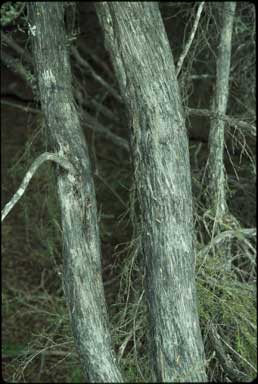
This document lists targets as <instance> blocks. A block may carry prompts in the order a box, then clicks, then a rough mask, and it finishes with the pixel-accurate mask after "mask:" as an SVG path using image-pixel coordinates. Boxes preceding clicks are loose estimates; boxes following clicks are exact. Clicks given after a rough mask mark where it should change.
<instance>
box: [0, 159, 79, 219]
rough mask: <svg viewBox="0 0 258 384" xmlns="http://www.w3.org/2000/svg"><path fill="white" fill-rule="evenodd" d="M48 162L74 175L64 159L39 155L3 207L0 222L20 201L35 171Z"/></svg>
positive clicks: (70, 166) (68, 163)
mask: <svg viewBox="0 0 258 384" xmlns="http://www.w3.org/2000/svg"><path fill="white" fill-rule="evenodd" d="M47 160H50V161H54V162H55V163H58V164H59V165H61V167H63V168H64V169H66V170H67V171H68V172H71V173H75V170H74V168H73V166H72V164H71V163H70V162H69V161H67V160H66V159H64V158H63V157H61V156H59V155H58V154H56V153H48V152H45V153H43V154H42V155H40V156H39V157H38V158H37V159H36V160H35V161H34V163H33V164H32V165H31V167H30V168H29V170H28V172H27V173H26V175H25V177H24V179H23V181H22V183H21V185H20V187H19V188H18V190H17V192H16V193H15V194H14V195H13V197H12V199H11V200H10V201H9V203H7V204H6V205H5V207H4V208H3V209H2V212H1V221H4V219H5V217H6V216H7V215H8V213H9V212H10V211H11V210H12V209H13V207H14V206H15V204H16V203H17V202H18V201H19V200H20V198H21V197H22V195H23V194H24V192H25V190H26V188H27V186H28V185H29V182H30V180H31V179H32V177H33V175H34V174H35V172H36V171H37V169H38V168H39V167H40V166H41V164H43V163H44V162H45V161H47Z"/></svg>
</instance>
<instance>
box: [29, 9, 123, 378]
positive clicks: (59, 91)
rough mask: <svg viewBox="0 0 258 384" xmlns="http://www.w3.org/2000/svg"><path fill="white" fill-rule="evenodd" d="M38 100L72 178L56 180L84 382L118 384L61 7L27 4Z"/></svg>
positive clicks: (62, 175)
mask: <svg viewBox="0 0 258 384" xmlns="http://www.w3.org/2000/svg"><path fill="white" fill-rule="evenodd" d="M28 9H29V17H30V29H31V31H32V41H33V53H34V57H35V65H36V70H37V75H38V83H39V91H40V100H41V106H42V110H43V113H44V115H45V118H46V122H47V126H48V132H47V133H48V137H49V141H50V142H51V144H52V146H53V148H54V150H55V151H57V152H59V154H60V155H62V156H63V157H64V158H66V159H67V160H69V161H70V162H71V163H72V164H73V166H74V168H75V170H76V175H74V176H72V175H69V174H67V172H60V173H59V174H58V176H57V185H58V194H59V201H60V204H61V212H62V229H63V253H64V280H65V281H64V283H65V291H66V297H67V301H68V306H69V310H70V317H71V323H72V329H73V334H74V337H75V342H76V345H77V349H78V352H79V355H80V359H81V363H82V367H83V369H84V373H85V377H86V380H87V381H91V382H117V381H122V377H121V374H120V372H119V369H118V367H117V364H116V360H115V356H114V354H113V352H112V349H111V340H110V335H109V331H108V325H107V312H106V304H105V300H104V291H103V283H102V278H101V261H100V239H99V231H98V225H97V212H96V199H95V191H94V186H93V179H92V174H91V169H90V161H89V155H88V149H87V145H86V142H85V139H84V137H83V134H82V130H81V127H80V123H79V118H78V114H77V111H76V109H75V106H74V102H73V96H72V85H71V70H70V62H69V56H68V52H67V48H66V45H67V40H66V36H65V29H64V9H63V3H57V2H51V3H49V2H31V3H28Z"/></svg>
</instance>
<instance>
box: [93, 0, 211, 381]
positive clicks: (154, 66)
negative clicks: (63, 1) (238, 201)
mask: <svg viewBox="0 0 258 384" xmlns="http://www.w3.org/2000/svg"><path fill="white" fill-rule="evenodd" d="M96 9H97V14H98V17H99V21H100V24H101V26H102V29H103V31H104V35H105V43H106V47H107V49H108V50H109V52H110V54H111V59H112V62H113V65H114V68H115V71H116V74H117V78H118V81H119V85H120V89H121V93H122V96H123V98H124V101H125V104H126V107H127V111H128V118H129V124H130V126H131V127H132V135H131V149H132V158H133V163H134V174H135V185H136V189H137V199H138V203H139V208H140V215H139V216H140V235H141V245H142V252H143V255H144V257H145V265H146V293H147V301H148V305H149V318H150V323H149V324H150V335H151V340H150V342H151V350H152V359H153V361H152V363H153V367H154V371H155V376H156V380H158V381H163V382H187V381H189V382H198V381H201V382H202V381H206V373H205V368H204V352H203V342H202V337H201V332H200V327H199V320H198V313H197V302H196V287H195V258H194V249H193V213H192V192H191V179H190V164H189V153H188V142H187V133H186V128H185V122H184V117H183V111H182V106H181V100H180V95H179V88H178V83H177V80H176V75H175V67H174V63H173V57H172V53H171V50H170V47H169V42H168V39H167V37H166V33H165V29H164V26H163V23H162V19H161V15H160V12H159V8H158V3H155V2H142V3H139V2H123V3H119V2H102V3H96Z"/></svg>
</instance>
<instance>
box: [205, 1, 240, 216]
mask: <svg viewBox="0 0 258 384" xmlns="http://www.w3.org/2000/svg"><path fill="white" fill-rule="evenodd" d="M218 6H221V7H222V9H221V13H222V17H223V19H222V23H223V24H222V30H221V38H220V45H219V52H218V60H217V74H216V85H215V93H214V98H213V105H212V109H213V112H214V113H215V114H223V115H225V114H226V111H227V102H228V93H229V75H230V61H231V40H232V31H233V21H234V14H235V9H236V3H235V2H224V3H222V5H220V4H218ZM224 127H225V122H224V121H223V120H222V119H219V118H214V119H213V120H211V129H210V135H209V158H208V164H209V167H208V172H209V175H208V177H209V185H208V194H209V200H210V203H211V206H212V207H213V208H214V210H215V212H216V220H219V219H220V218H222V217H223V216H224V215H225V213H226V212H227V203H226V192H225V188H226V175H225V170H224V159H223V153H224V136H225V135H224Z"/></svg>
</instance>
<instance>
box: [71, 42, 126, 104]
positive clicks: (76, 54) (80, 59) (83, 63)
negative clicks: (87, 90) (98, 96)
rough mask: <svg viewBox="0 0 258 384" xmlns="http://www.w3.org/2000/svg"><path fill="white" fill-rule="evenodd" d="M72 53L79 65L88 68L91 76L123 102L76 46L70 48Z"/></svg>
mask: <svg viewBox="0 0 258 384" xmlns="http://www.w3.org/2000/svg"><path fill="white" fill-rule="evenodd" d="M72 54H73V56H74V58H75V59H76V60H77V62H78V63H79V65H81V66H82V67H84V68H86V69H89V70H90V72H91V74H92V76H93V78H94V79H95V80H96V81H98V82H99V83H100V84H101V85H102V86H103V87H104V88H106V89H107V91H108V92H109V93H110V94H111V95H112V96H114V98H115V99H116V100H117V101H119V102H120V103H122V102H123V100H122V97H121V96H120V95H119V93H118V92H117V91H116V90H115V89H114V88H113V87H112V86H111V85H110V84H108V83H107V82H106V81H105V80H104V79H102V77H100V76H99V75H98V74H97V73H96V72H95V70H94V69H93V68H92V66H91V65H90V64H89V63H88V62H87V61H86V60H85V59H84V58H83V57H82V56H81V55H80V53H79V51H78V50H77V49H76V48H74V47H73V48H72Z"/></svg>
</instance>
